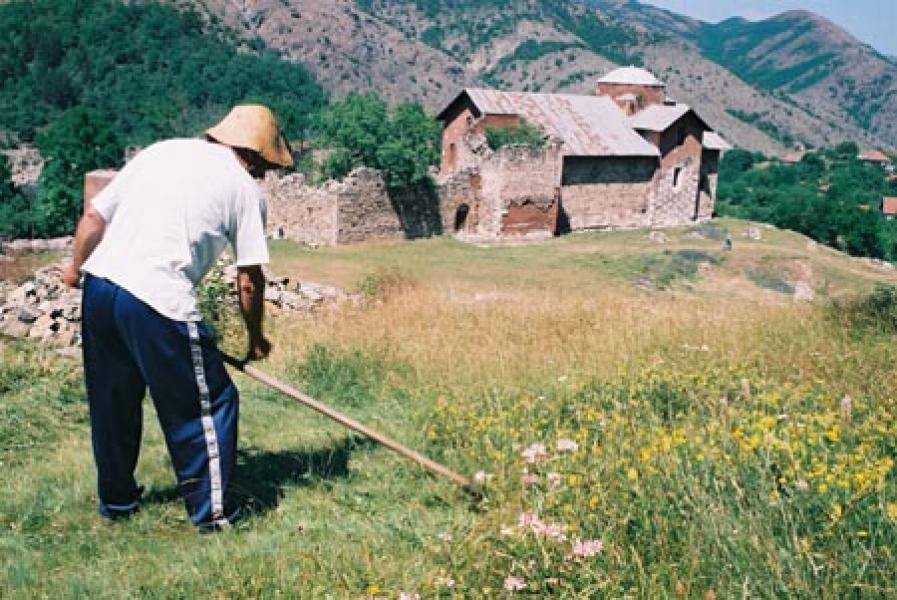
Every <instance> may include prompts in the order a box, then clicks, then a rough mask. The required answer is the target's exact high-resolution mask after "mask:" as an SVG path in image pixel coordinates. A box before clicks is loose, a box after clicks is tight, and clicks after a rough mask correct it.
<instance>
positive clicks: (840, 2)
mask: <svg viewBox="0 0 897 600" xmlns="http://www.w3.org/2000/svg"><path fill="white" fill-rule="evenodd" d="M642 1H643V2H645V3H646V4H653V5H655V6H660V7H662V8H668V9H670V10H672V11H674V12H677V13H681V14H684V15H688V16H690V17H696V18H698V19H702V20H704V21H710V22H713V23H715V22H717V21H721V20H723V19H726V18H728V17H733V16H742V17H745V18H748V19H751V20H756V19H763V18H766V17H771V16H773V15H777V14H779V13H781V12H784V11H786V10H791V9H795V8H802V9H806V10H811V11H813V12H815V13H818V14H820V15H822V16H824V17H826V18H828V19H829V20H830V21H833V22H834V23H836V24H838V25H840V26H841V27H843V28H844V29H846V30H847V31H849V32H850V33H852V34H853V35H854V36H856V37H857V38H859V39H860V40H862V41H864V42H866V43H867V44H870V45H871V46H873V47H874V48H876V49H877V50H879V51H880V52H884V53H885V54H890V55H895V56H897V0H803V1H801V0H642Z"/></svg>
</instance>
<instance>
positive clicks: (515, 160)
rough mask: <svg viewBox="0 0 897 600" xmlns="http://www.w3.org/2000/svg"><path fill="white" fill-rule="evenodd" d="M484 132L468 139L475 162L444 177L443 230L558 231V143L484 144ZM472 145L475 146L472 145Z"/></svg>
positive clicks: (477, 235)
mask: <svg viewBox="0 0 897 600" xmlns="http://www.w3.org/2000/svg"><path fill="white" fill-rule="evenodd" d="M477 138H482V136H475V135H470V136H468V138H467V139H466V140H465V142H466V144H465V145H466V146H467V148H468V151H471V152H473V153H475V154H476V155H477V156H478V162H477V166H476V167H475V168H467V169H465V170H463V171H461V172H458V173H455V174H454V175H452V176H451V177H447V178H443V179H442V180H441V183H440V186H439V199H440V211H441V214H442V224H443V230H444V231H447V232H453V233H454V234H455V235H457V236H458V237H460V238H462V239H469V240H481V241H500V240H522V239H527V240H529V239H542V238H547V237H551V236H552V235H554V233H555V230H556V226H557V214H558V190H559V187H560V164H561V159H560V145H559V144H558V143H557V142H553V141H550V142H549V143H548V144H547V146H546V147H545V148H531V147H526V146H508V147H505V148H502V149H501V150H499V151H497V152H493V151H492V150H489V149H488V148H487V147H485V148H484V144H483V143H482V140H481V139H477ZM471 146H472V149H471Z"/></svg>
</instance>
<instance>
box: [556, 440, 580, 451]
mask: <svg viewBox="0 0 897 600" xmlns="http://www.w3.org/2000/svg"><path fill="white" fill-rule="evenodd" d="M557 447H558V452H576V451H577V450H579V444H577V443H576V440H571V439H570V438H561V439H559V440H558V444H557Z"/></svg>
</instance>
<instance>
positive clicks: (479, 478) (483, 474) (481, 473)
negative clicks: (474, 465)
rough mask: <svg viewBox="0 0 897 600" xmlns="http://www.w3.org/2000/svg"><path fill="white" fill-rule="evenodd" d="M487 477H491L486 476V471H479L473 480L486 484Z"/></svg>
mask: <svg viewBox="0 0 897 600" xmlns="http://www.w3.org/2000/svg"><path fill="white" fill-rule="evenodd" d="M487 477H489V476H488V475H487V474H486V471H477V472H476V473H474V475H473V480H474V481H475V482H476V483H486V478H487Z"/></svg>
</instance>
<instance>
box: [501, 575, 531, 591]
mask: <svg viewBox="0 0 897 600" xmlns="http://www.w3.org/2000/svg"><path fill="white" fill-rule="evenodd" d="M505 589H506V590H508V591H509V592H519V591H521V590H525V589H526V580H525V579H524V578H523V577H519V576H516V575H509V576H508V577H506V578H505Z"/></svg>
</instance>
